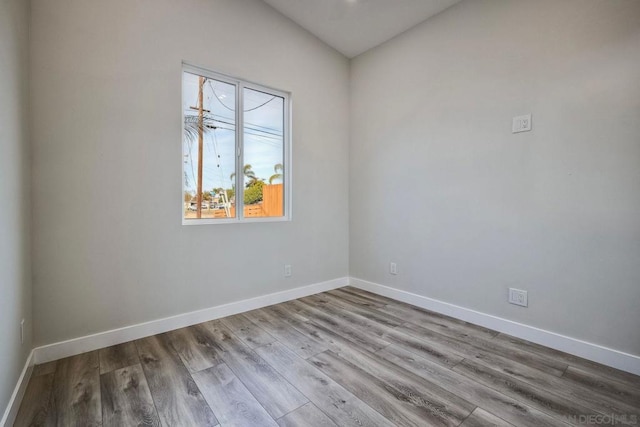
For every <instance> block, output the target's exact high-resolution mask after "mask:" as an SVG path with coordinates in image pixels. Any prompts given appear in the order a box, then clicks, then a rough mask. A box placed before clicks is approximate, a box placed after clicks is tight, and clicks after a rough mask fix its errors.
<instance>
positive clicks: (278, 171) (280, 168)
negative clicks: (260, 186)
mask: <svg viewBox="0 0 640 427" xmlns="http://www.w3.org/2000/svg"><path fill="white" fill-rule="evenodd" d="M273 171H274V172H275V173H274V174H273V175H271V176H270V177H269V184H273V181H275V180H276V179H282V172H284V166H283V165H282V163H278V164H276V165H274V166H273Z"/></svg>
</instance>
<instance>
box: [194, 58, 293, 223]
mask: <svg viewBox="0 0 640 427" xmlns="http://www.w3.org/2000/svg"><path fill="white" fill-rule="evenodd" d="M182 80H183V119H184V132H183V201H182V202H183V223H185V224H188V223H218V222H237V221H245V220H249V221H252V220H253V221H255V220H266V219H286V218H287V217H288V215H287V207H288V200H287V197H286V195H287V192H286V191H285V190H288V188H287V187H288V185H289V182H288V167H289V165H288V160H289V159H288V148H289V147H288V141H289V135H288V129H287V122H288V120H287V117H288V95H287V94H286V93H282V92H279V91H275V90H272V89H268V88H264V87H261V86H258V85H254V84H251V83H247V82H244V81H241V80H234V79H231V78H228V77H225V76H221V75H218V74H215V73H211V72H207V71H204V70H200V69H195V68H191V67H186V66H185V69H184V71H183V78H182Z"/></svg>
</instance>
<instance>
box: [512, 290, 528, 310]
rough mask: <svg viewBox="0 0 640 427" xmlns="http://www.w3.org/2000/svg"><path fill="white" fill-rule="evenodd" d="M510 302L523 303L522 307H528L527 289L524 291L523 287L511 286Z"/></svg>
mask: <svg viewBox="0 0 640 427" xmlns="http://www.w3.org/2000/svg"><path fill="white" fill-rule="evenodd" d="M509 303H510V304H515V305H521V306H522V307H528V306H529V300H528V297H527V291H523V290H522V289H515V288H509Z"/></svg>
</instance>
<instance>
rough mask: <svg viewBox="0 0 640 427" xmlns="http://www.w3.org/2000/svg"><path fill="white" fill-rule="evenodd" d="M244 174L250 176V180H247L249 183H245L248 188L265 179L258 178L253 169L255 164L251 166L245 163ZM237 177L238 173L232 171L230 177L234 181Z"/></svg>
mask: <svg viewBox="0 0 640 427" xmlns="http://www.w3.org/2000/svg"><path fill="white" fill-rule="evenodd" d="M242 174H243V175H244V176H245V177H246V178H249V181H247V184H246V185H245V187H246V188H249V187H251V186H252V185H254V184H255V183H256V182H258V181H264V180H263V179H261V178H258V177H257V176H256V173H255V172H254V171H253V166H251V165H250V164H246V165H244V167H243V168H242ZM235 177H236V173H235V172H234V173H232V174H231V175H229V179H230V180H231V181H232V182H233V181H234V180H235Z"/></svg>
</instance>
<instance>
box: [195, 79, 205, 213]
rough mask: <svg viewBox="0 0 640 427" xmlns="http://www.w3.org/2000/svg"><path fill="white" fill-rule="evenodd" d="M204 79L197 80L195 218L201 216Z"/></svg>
mask: <svg viewBox="0 0 640 427" xmlns="http://www.w3.org/2000/svg"><path fill="white" fill-rule="evenodd" d="M205 81H206V79H205V78H204V77H202V76H200V78H199V81H198V107H197V108H198V190H197V194H198V196H197V203H198V207H197V209H196V218H202V158H203V154H204V153H203V151H204V106H203V103H204V100H203V96H202V95H203V94H202V92H203V89H204V82H205Z"/></svg>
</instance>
